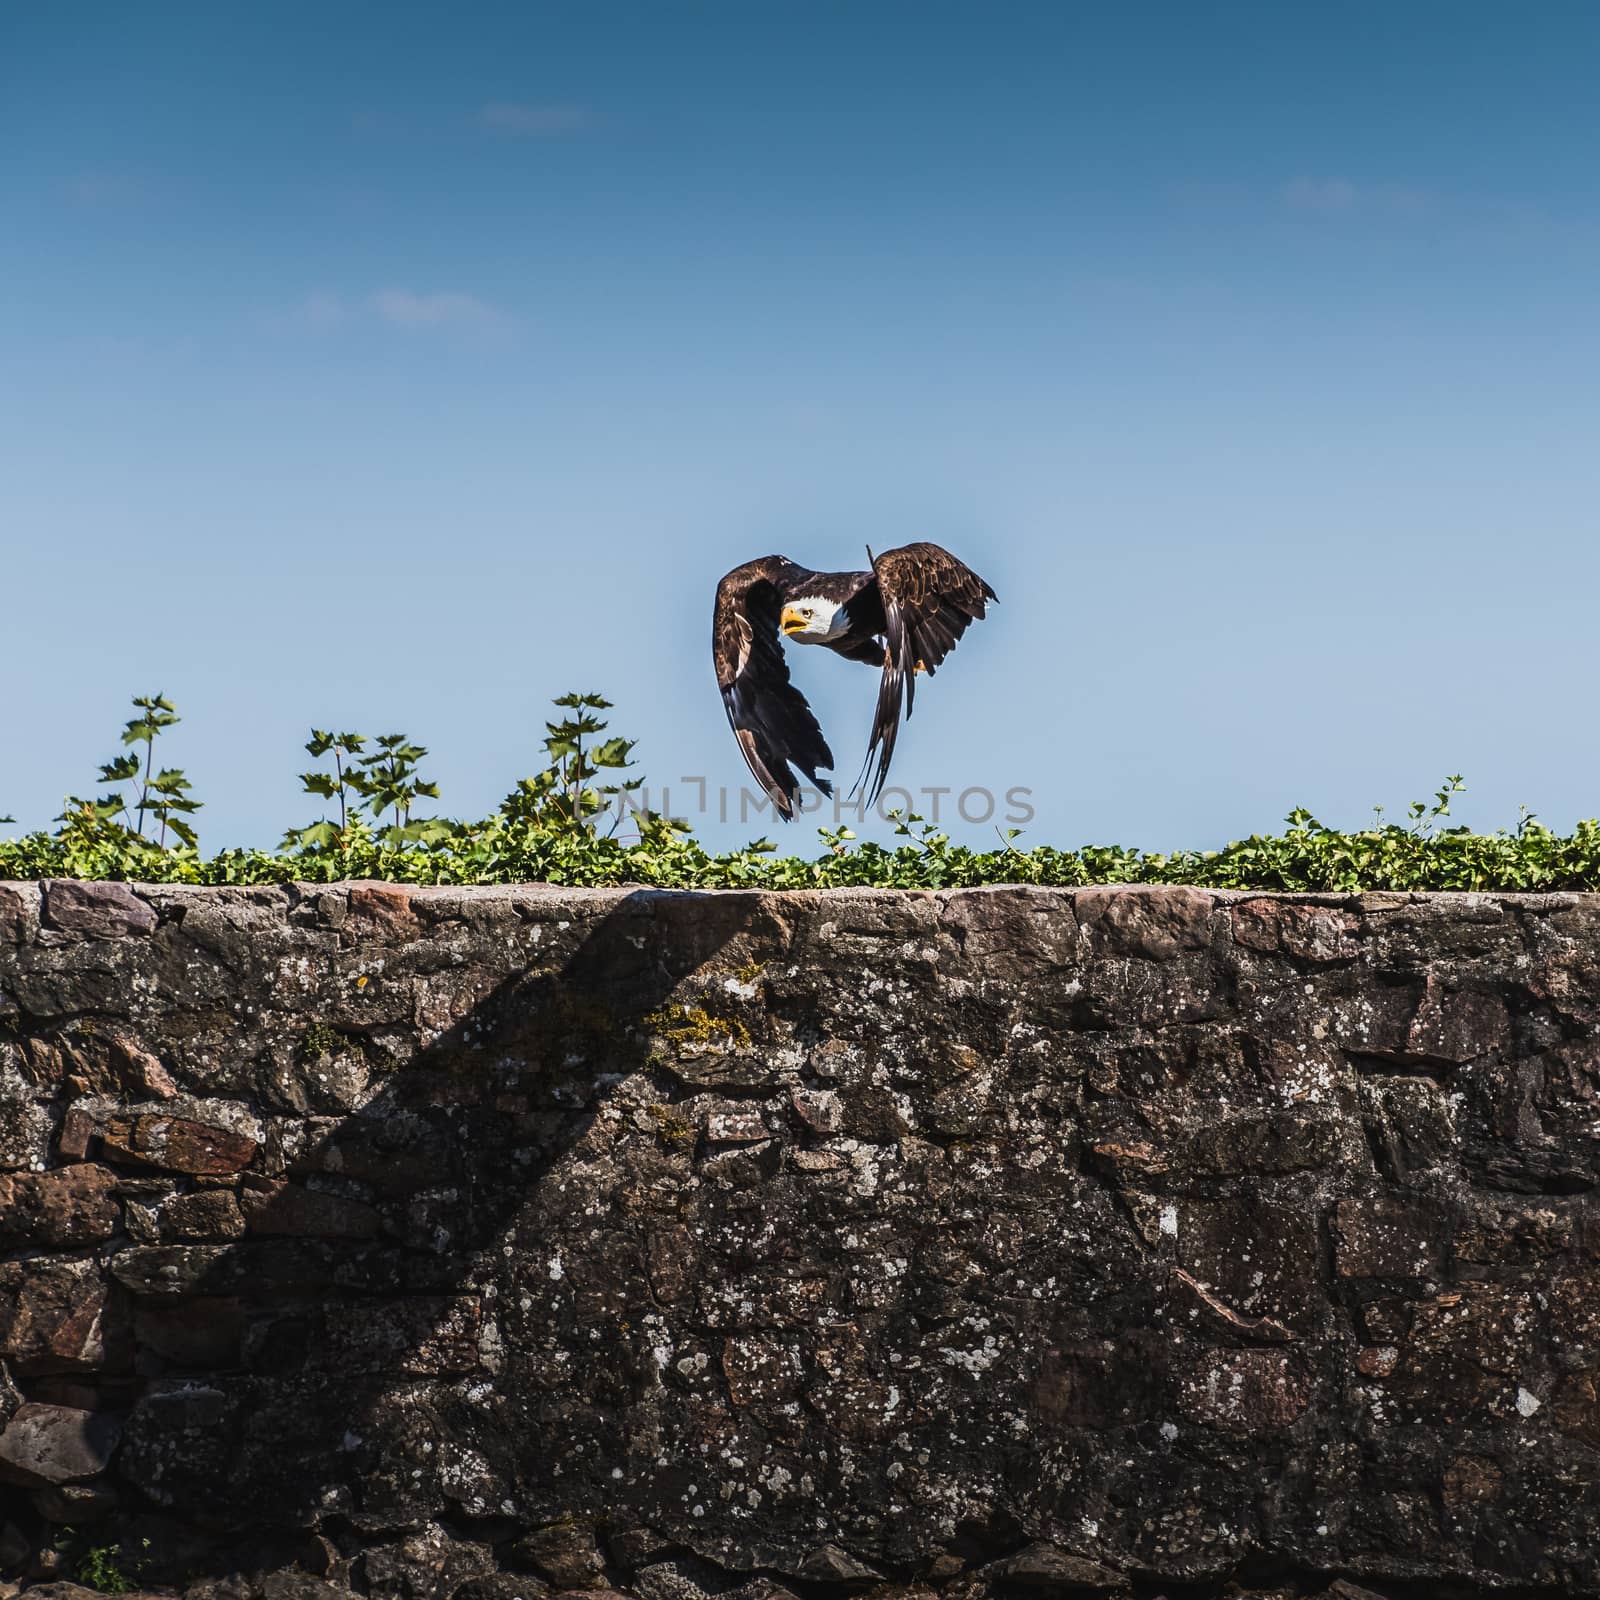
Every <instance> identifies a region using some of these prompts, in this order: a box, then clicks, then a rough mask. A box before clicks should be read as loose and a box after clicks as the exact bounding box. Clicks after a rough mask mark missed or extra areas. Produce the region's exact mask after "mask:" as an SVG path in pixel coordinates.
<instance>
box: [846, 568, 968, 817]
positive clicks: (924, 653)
mask: <svg viewBox="0 0 1600 1600" xmlns="http://www.w3.org/2000/svg"><path fill="white" fill-rule="evenodd" d="M868 554H869V555H870V554H871V552H870V551H869V552H868ZM872 571H873V576H874V577H875V578H876V580H877V585H878V596H879V599H880V600H881V601H882V602H883V616H884V637H885V639H886V641H887V644H888V648H887V651H886V653H885V658H884V664H883V677H882V679H881V680H880V681H879V684H878V705H877V710H876V712H875V713H874V715H873V719H872V737H871V738H870V739H869V740H868V742H867V759H866V763H865V765H864V766H863V767H862V769H861V778H859V779H857V785H858V786H859V785H860V784H861V782H862V781H863V780H865V783H866V794H865V798H866V803H867V804H868V805H872V804H874V803H875V802H876V800H877V798H878V796H879V794H881V793H882V791H883V785H884V780H885V779H886V778H887V777H888V776H889V763H890V761H891V760H892V759H893V757H894V746H895V739H896V737H897V736H898V734H899V732H900V716H901V711H902V709H903V710H904V713H905V715H906V716H907V717H908V718H909V717H910V715H911V709H912V704H913V702H914V700H915V698H916V675H917V672H918V671H919V670H920V671H924V672H926V673H927V674H928V675H929V677H932V676H933V674H934V672H935V671H937V669H938V667H939V664H940V662H942V661H943V660H944V658H945V657H946V656H947V655H949V654H950V652H951V651H952V650H954V649H955V647H956V641H957V640H959V639H960V637H961V635H962V634H963V633H965V632H966V631H967V628H968V626H969V625H970V624H971V623H972V622H974V621H976V620H978V619H980V618H981V617H983V616H984V615H985V609H986V604H987V602H988V601H990V600H994V599H997V598H998V596H996V594H995V592H994V590H993V589H991V588H990V587H989V585H988V584H987V583H985V582H984V581H983V579H982V578H980V577H979V576H978V574H977V573H976V572H974V571H973V570H972V568H971V567H969V566H967V565H965V563H963V562H961V561H958V560H957V559H956V558H955V557H954V556H953V555H951V554H950V552H949V551H948V550H945V549H943V548H942V547H941V546H939V545H936V544H908V545H902V546H901V547H900V548H899V549H898V550H886V551H884V553H883V554H882V555H881V556H873V557H872Z"/></svg>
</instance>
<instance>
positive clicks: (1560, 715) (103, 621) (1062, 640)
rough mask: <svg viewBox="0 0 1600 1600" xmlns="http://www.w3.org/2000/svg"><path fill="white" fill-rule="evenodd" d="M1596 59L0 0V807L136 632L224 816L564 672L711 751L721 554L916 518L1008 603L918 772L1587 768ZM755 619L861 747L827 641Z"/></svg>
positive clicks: (1101, 26)
mask: <svg viewBox="0 0 1600 1600" xmlns="http://www.w3.org/2000/svg"><path fill="white" fill-rule="evenodd" d="M1597 57H1600V10H1596V9H1595V8H1594V7H1593V6H1590V5H1580V4H1573V3H1561V0H1547V3H1545V4H1542V5H1540V6H1538V7H1512V6H1506V5H1500V4H1495V5H1488V4H1474V3H1462V4H1452V5H1445V4H1442V3H1439V4H1434V3H1421V0H1417V3H1410V4H1405V5H1395V4H1392V3H1383V4H1377V3H1356V4H1347V5H1340V6H1285V5H1281V4H1270V5H1237V4H1226V3H1224V4H1216V5H1206V6H1195V5H1191V4H1187V3H1182V4H1180V3H1173V4H1142V5H1137V4H1136V5H1126V6H1097V7H1091V6H1087V5H1064V4H1048V5H1045V4H1040V5H1028V4H1020V3H1018V4H1007V5H993V4H979V3H972V4H941V3H918V4H911V3H909V0H908V3H903V4H887V3H881V0H849V3H839V4H807V5H796V4H788V3H783V0H772V3H766V4H761V5H751V4H748V3H739V4H727V5H714V4H680V3H671V4H663V3H659V0H652V3H650V4H640V5H620V4H610V3H606V0H596V3H594V4H589V5H584V6H574V5H532V4H528V5H504V6H501V5H489V4H479V5H472V6H462V7H452V8H445V7H440V6H432V5H430V6H409V5H404V4H396V3H394V0H386V3H384V4H381V5H377V4H365V3H356V0H349V3H343V4H340V5H338V6H325V5H315V6H313V5H295V4H278V5H274V6H270V7H269V6H259V7H254V8H246V7H241V6H215V5H210V4H207V5H185V4H181V3H170V0H169V3H166V4H163V5H161V6H149V7H130V6H124V5H112V4H98V5H97V4H87V5H83V6H77V7H73V8H72V9H71V11H70V13H68V12H64V11H63V10H61V8H51V7H26V8H25V7H19V6H13V7H8V8H5V10H4V12H3V15H0V215H3V217H4V219H5V222H4V226H3V228H0V284H3V286H4V292H3V293H0V583H3V586H0V616H3V618H4V648H5V656H6V659H7V661H8V662H9V665H10V671H9V672H8V674H7V678H8V682H9V686H10V692H9V694H8V695H7V713H8V714H7V718H6V723H7V732H6V736H5V739H4V741H3V744H0V811H12V812H15V813H16V815H17V817H18V820H19V822H20V823H22V824H24V825H27V826H37V825H42V824H44V823H46V822H47V821H48V819H49V818H50V817H51V816H52V815H53V814H54V812H55V811H57V810H58V809H59V806H60V801H61V796H62V795H63V794H64V793H65V792H67V791H68V790H69V789H70V790H74V791H76V792H84V791H86V790H87V789H88V787H89V786H90V785H91V781H92V777H93V772H94V768H95V767H96V765H97V764H98V763H99V762H100V761H102V760H105V759H107V758H108V757H109V756H110V755H111V754H112V753H113V752H114V749H115V745H116V735H117V731H118V729H119V728H120V724H121V721H122V719H123V717H124V716H125V715H126V712H125V709H124V707H125V704H126V701H127V698H128V696H130V695H132V694H135V693H143V692H148V691H152V690H156V689H160V690H164V691H165V692H166V693H167V694H168V695H169V696H171V697H172V698H173V699H175V700H176V701H177V702H178V704H179V707H180V710H181V711H182V712H183V714H184V716H185V721H184V723H183V725H182V726H181V727H180V728H178V729H177V730H175V731H174V733H173V734H171V735H170V736H169V738H168V740H167V742H166V744H165V746H164V750H165V754H166V755H167V757H168V759H170V760H172V761H174V762H176V763H178V764H181V765H183V766H185V767H186V768H187V769H188V770H189V773H190V775H191V777H192V778H193V780H194V781H195V784H196V787H197V790H198V792H199V793H200V795H201V796H202V798H203V799H204V800H205V801H206V802H207V805H206V810H205V811H204V812H203V813H202V814H201V817H200V819H199V820H200V823H201V834H202V840H203V842H204V843H205V844H206V845H208V846H213V847H214V846H220V845H222V844H227V843H240V842H263V843H264V842H272V841H275V839H276V837H277V835H278V833H279V832H281V830H282V828H283V826H284V825H285V824H286V823H287V822H289V821H290V820H310V819H311V817H312V816H314V815H315V811H316V808H315V803H314V802H312V801H310V800H308V799H301V798H300V797H299V796H298V792H297V791H298V785H297V783H296V781H295V776H294V775H295V773H297V772H298V771H300V770H301V769H302V768H303V767H304V766H305V765H307V762H306V760H305V758H304V756H303V753H302V752H301V750H300V745H301V743H302V741H303V740H304V738H305V737H306V732H307V730H308V728H309V727H310V726H311V725H317V726H333V725H337V726H341V727H356V728H360V729H364V730H366V731H368V732H383V731H389V730H391V729H397V728H403V729H404V730H405V731H407V732H409V733H411V734H412V735H413V736H415V737H416V738H418V739H420V740H421V741H423V742H424V743H426V744H427V745H428V746H429V747H430V748H431V750H432V751H433V756H432V759H431V762H430V770H431V771H432V774H433V775H434V776H435V777H436V778H437V780H438V781H439V782H440V784H441V786H442V788H443V791H444V793H443V799H442V802H441V805H442V808H443V809H444V810H446V811H451V812H455V813H461V814H464V813H468V812H473V813H478V812H481V811H483V810H485V809H487V808H489V807H491V806H492V805H493V804H494V803H495V802H496V801H497V800H498V799H499V797H500V796H501V795H502V794H503V793H505V791H506V790H507V789H509V788H510V787H511V785H512V783H513V782H514V780H515V779H516V778H517V777H518V776H519V775H521V774H522V773H524V772H527V771H529V770H532V768H533V767H534V766H535V765H536V759H537V741H538V737H539V734H540V731H541V726H540V725H541V720H542V714H543V708H544V707H545V705H546V703H547V701H548V699H549V698H550V697H551V696H552V695H555V694H558V693H560V692H562V691H563V690H565V689H568V688H594V689H598V690H601V691H603V692H604V693H606V694H608V695H609V696H610V697H611V698H612V699H613V700H615V701H616V702H617V709H616V712H615V713H614V719H615V726H616V728H617V730H618V731H621V732H624V733H628V734H631V735H635V736H637V737H638V738H639V739H640V740H641V743H640V748H639V752H638V753H639V756H640V758H641V760H642V763H643V765H644V767H645V768H646V770H647V771H648V773H649V774H650V775H651V777H652V778H653V779H655V780H656V781H657V783H660V782H661V781H664V780H673V779H676V778H678V777H680V776H702V775H703V776H704V777H705V778H706V779H707V781H708V783H709V784H710V785H711V786H713V788H714V787H715V786H716V785H718V784H724V783H725V784H727V785H729V786H730V787H731V788H733V789H734V790H735V791H736V790H737V787H738V785H739V784H740V783H741V782H743V781H744V778H745V774H744V770H743V767H742V764H741V763H740V761H739V759H738V755H737V751H736V749H735V747H734V744H733V740H732V738H731V735H730V734H729V732H728V730H727V727H726V724H725V723H724V721H723V717H722V711H721V706H720V703H719V700H718V697H717V693H716V689H715V685H714V682H713V680H712V677H711V669H710V664H709V658H708V646H707V633H708V621H709V610H710V602H711V594H712V590H713V587H714V585H715V582H716V579H717V578H718V577H719V576H720V574H721V573H722V572H723V571H725V570H726V569H727V568H729V567H731V566H733V565H735V564H736V563H738V562H739V561H742V560H744V559H746V558H748V557H751V556H754V555H761V554H766V553H768V552H770V551H782V552H784V553H786V554H788V555H790V556H792V557H794V558H796V559H798V560H801V561H803V562H805V563H807V564H810V565H815V566H820V567H854V566H857V565H859V564H860V563H861V560H862V547H863V545H864V544H865V543H867V542H871V543H872V544H873V545H874V547H876V548H883V547H887V546H890V545H893V544H896V543H901V542H904V541H906V540H910V539H916V538H931V539H935V540H938V541H939V542H941V543H944V544H947V545H948V546H950V547H951V548H952V549H953V550H955V551H956V552H957V553H958V554H960V555H962V556H963V557H965V558H966V559H968V560H969V561H970V562H971V563H972V564H973V565H974V566H976V567H977V568H978V569H979V570H980V571H981V572H982V573H983V574H984V575H985V576H986V577H987V578H988V579H989V580H990V582H991V583H993V585H994V587H995V588H996V589H997V590H998V591H999V593H1000V596H1001V599H1002V602H1003V603H1002V605H1001V606H1000V607H999V609H998V610H997V611H996V612H995V613H994V614H993V617H992V619H991V621H989V622H988V623H986V624H984V625H983V626H981V627H980V628H978V629H976V630H975V631H974V632H973V633H972V634H970V635H969V636H968V640H967V641H966V642H965V643H964V644H963V645H962V647H961V649H960V651H959V652H958V653H957V655H956V656H955V657H954V658H953V659H952V660H951V662H950V663H949V664H948V666H947V668H946V669H945V670H944V671H942V672H941V673H940V675H939V677H938V679H937V681H936V682H935V683H933V684H932V685H930V686H928V688H927V691H926V693H925V694H924V695H922V696H921V697H919V700H918V709H917V714H916V716H915V718H914V719H913V720H912V722H911V723H910V725H909V727H908V729H907V730H906V732H905V733H904V734H903V736H902V739H901V742H900V748H899V752H898V754H897V757H896V764H895V769H894V780H895V781H897V782H899V783H901V784H904V785H906V786H907V787H908V788H910V789H912V790H917V789H919V788H921V787H923V786H929V785H934V786H940V787H949V788H951V789H952V790H957V791H959V790H962V789H965V788H968V787H970V786H987V787H989V788H991V789H994V790H997V791H1003V790H1005V789H1007V788H1010V787H1012V786H1025V787H1027V788H1029V789H1030V790H1031V791H1032V799H1031V805H1032V808H1033V810H1034V812H1035V817H1034V820H1033V822H1032V823H1031V825H1030V827H1029V831H1028V835H1027V837H1028V838H1031V839H1034V840H1048V841H1051V842H1055V843H1060V844H1076V843H1082V842H1088V841H1097V842H1105V841H1110V840H1118V841H1122V842H1126V843H1134V844H1141V845H1145V846H1149V847H1170V846H1177V845H1193V846H1204V845H1214V844H1218V843H1221V842H1223V841H1224V840H1226V839H1228V838H1230V837H1236V836H1239V835H1241V834H1243V833H1246V832H1249V831H1251V830H1252V829H1261V828H1269V827H1272V826H1274V825H1275V824H1276V823H1277V822H1278V821H1279V819H1281V817H1282V816H1283V814H1284V813H1285V812H1286V811H1287V810H1288V809H1289V807H1290V806H1292V805H1296V804H1305V805H1308V806H1310V807H1312V808H1313V809H1314V810H1316V811H1317V812H1318V813H1319V814H1320V815H1323V816H1324V817H1325V818H1327V819H1328V820H1330V821H1336V822H1341V823H1357V822H1360V821H1361V820H1362V819H1363V818H1364V817H1365V816H1366V815H1368V812H1369V808H1370V806H1371V805H1372V804H1374V803H1379V802H1382V803H1384V804H1386V805H1388V806H1389V808H1390V809H1391V811H1399V810H1400V809H1401V808H1402V807H1403V805H1404V803H1405V802H1406V801H1407V800H1409V799H1411V798H1413V797H1416V796H1420V795H1423V794H1426V793H1428V792H1429V791H1431V789H1432V788H1433V786H1434V785H1435V783H1436V781H1437V780H1438V779H1439V778H1441V777H1442V776H1443V775H1444V774H1446V773H1450V772H1462V773H1464V774H1465V775H1466V777H1467V780H1468V784H1469V793H1468V796H1467V799H1466V802H1465V804H1464V805H1462V806H1460V807H1458V814H1459V815H1460V816H1462V817H1463V818H1464V819H1465V820H1468V821H1470V822H1473V823H1475V824H1477V825H1481V826H1494V825H1497V824H1500V823H1510V822H1514V821H1515V819H1516V814H1517V807H1518V805H1519V804H1524V803H1525V804H1527V805H1529V806H1531V807H1533V808H1534V809H1535V810H1536V811H1538V812H1539V813H1540V814H1541V815H1542V816H1543V817H1544V818H1545V819H1546V820H1548V821H1550V822H1551V823H1553V824H1558V825H1561V826H1566V825H1570V823H1571V822H1572V821H1573V820H1574V819H1576V818H1578V817H1580V816H1592V815H1594V814H1595V813H1596V812H1600V742H1597V740H1596V739H1595V737H1594V736H1593V732H1592V729H1593V721H1594V718H1593V710H1592V707H1593V701H1594V695H1593V688H1592V685H1593V683H1594V681H1595V668H1596V657H1597V655H1600V644H1597V642H1596V639H1595V628H1594V623H1593V617H1594V613H1595V596H1596V594H1597V592H1600V586H1597V580H1600V542H1597V540H1596V537H1595V534H1596V522H1597V510H1596V508H1597V506H1600V493H1597V491H1600V451H1597V450H1596V448H1595V438H1596V433H1597V422H1600V405H1597V402H1600V394H1597V379H1596V373H1597V372H1600V297H1597V295H1596V291H1595V285H1596V283H1597V282H1600V168H1597V165H1596V162H1595V160H1594V152H1595V149H1596V140H1597V135H1600V111H1597V109H1596V102H1595V97H1594V93H1593V67H1594V62H1595V60H1596V59H1597ZM791 654H794V655H799V654H800V652H791ZM796 675H797V677H798V678H799V680H800V681H801V683H802V685H803V686H804V687H805V689H806V690H807V692H808V693H810V694H811V697H812V700H813V704H814V705H816V707H817V708H818V711H819V713H820V714H821V716H822V719H823V722H824V726H825V728H826V730H827V731H828V733H829V735H830V738H831V740H832V743H833V746H834V749H835V752H836V754H837V755H838V758H839V769H840V771H841V772H842V773H844V774H846V775H847V776H853V774H854V771H855V769H856V766H857V764H858V762H859V758H860V754H861V751H862V748H863V746H864V742H865V737H866V731H867V727H868V724H869V721H870V715H871V704H872V698H873V679H872V678H871V676H870V674H868V673H867V672H866V671H865V670H864V669H861V668H858V667H855V666H853V665H850V664H848V663H843V662H838V661H836V660H834V659H833V658H832V657H831V656H825V654H824V652H820V651H810V652H806V653H804V654H803V655H802V656H801V659H799V660H798V662H797V665H796ZM693 794H694V791H693V789H692V788H686V787H684V786H683V785H677V784H675V785H674V792H673V806H674V809H675V810H679V811H686V810H688V809H689V802H690V801H691V800H692V798H693ZM972 808H973V809H977V803H976V802H974V803H973V807H972ZM691 816H693V813H692V812H691ZM694 820H697V821H699V822H701V823H702V832H703V833H704V834H705V836H706V837H707V839H708V840H710V841H711V842H714V843H719V844H731V843H735V842H737V841H738V840H739V839H741V838H743V837H746V836H749V835H750V834H751V833H754V832H759V831H761V830H760V828H759V827H757V826H748V827H743V828H741V827H739V826H737V825H736V824H729V825H727V826H723V825H722V824H720V823H719V822H718V821H717V820H716V818H715V816H712V817H710V818H709V819H706V818H698V817H695V818H694ZM880 831H881V830H880ZM954 831H955V832H957V833H958V834H959V835H961V836H963V837H969V838H972V839H973V840H974V841H975V842H976V841H981V840H982V839H984V838H991V837H992V835H991V834H990V832H989V830H987V829H985V828H972V829H968V828H964V827H961V826H959V825H958V826H957V827H956V829H955V830H954ZM784 842H785V843H787V844H791V845H793V846H795V847H798V848H801V849H803V850H806V849H809V848H810V847H811V846H812V844H813V843H814V836H813V835H812V834H811V833H810V831H809V827H806V828H792V829H789V830H787V831H786V832H785V834H784Z"/></svg>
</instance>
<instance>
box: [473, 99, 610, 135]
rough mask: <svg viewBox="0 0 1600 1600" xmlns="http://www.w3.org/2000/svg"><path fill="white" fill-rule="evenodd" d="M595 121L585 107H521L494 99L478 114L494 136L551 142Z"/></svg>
mask: <svg viewBox="0 0 1600 1600" xmlns="http://www.w3.org/2000/svg"><path fill="white" fill-rule="evenodd" d="M592 120H593V119H592V118H591V117H590V115H589V113H588V112H587V111H586V110H585V109H584V108H583V107H582V106H575V105H567V104H560V103H554V104H548V105H519V104H517V103H516V102H514V101H510V100H492V101H490V103H489V104H488V105H486V106H484V107H483V109H482V110H481V111H479V113H478V125H479V127H482V128H487V129H488V130H489V131H490V132H491V133H504V134H512V135H516V136H519V137H522V138H534V139H550V138H555V137H557V136H559V135H560V134H563V133H580V132H582V130H583V129H585V128H587V127H589V126H590V124H591V122H592Z"/></svg>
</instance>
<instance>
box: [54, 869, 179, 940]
mask: <svg viewBox="0 0 1600 1600" xmlns="http://www.w3.org/2000/svg"><path fill="white" fill-rule="evenodd" d="M44 922H45V926H46V927H48V928H54V929H56V930H57V931H59V932H61V933H76V934H80V935H82V936H83V937H85V938H89V939H120V938H122V937H123V936H124V935H126V934H130V933H152V932H154V931H155V926H156V914H155V912H154V911H153V910H151V908H150V906H149V905H148V904H147V903H146V902H145V901H143V900H141V899H140V898H139V897H138V896H137V895H136V894H134V892H133V891H132V890H131V889H130V888H129V887H128V886H127V885H126V884H125V883H75V882H72V881H71V880H69V879H65V878H59V879H56V880H54V881H52V882H50V883H46V884H45V885H44Z"/></svg>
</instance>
